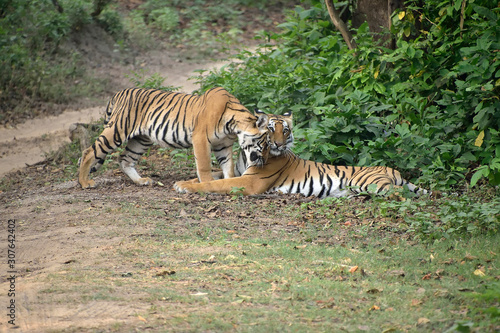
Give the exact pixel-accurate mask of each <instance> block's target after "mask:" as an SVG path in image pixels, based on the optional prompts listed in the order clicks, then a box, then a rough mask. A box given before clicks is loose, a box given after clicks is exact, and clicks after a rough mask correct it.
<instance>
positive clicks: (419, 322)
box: [417, 317, 430, 325]
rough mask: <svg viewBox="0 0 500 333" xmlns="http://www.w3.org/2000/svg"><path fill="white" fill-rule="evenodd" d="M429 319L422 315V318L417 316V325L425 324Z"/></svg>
mask: <svg viewBox="0 0 500 333" xmlns="http://www.w3.org/2000/svg"><path fill="white" fill-rule="evenodd" d="M429 322H430V320H429V319H427V318H425V317H422V318H418V320H417V325H425V324H427V323H429Z"/></svg>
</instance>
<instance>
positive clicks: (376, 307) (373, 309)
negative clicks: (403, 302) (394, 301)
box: [369, 305, 380, 311]
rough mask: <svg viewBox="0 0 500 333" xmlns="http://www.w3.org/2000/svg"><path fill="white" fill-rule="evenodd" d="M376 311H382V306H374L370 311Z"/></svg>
mask: <svg viewBox="0 0 500 333" xmlns="http://www.w3.org/2000/svg"><path fill="white" fill-rule="evenodd" d="M376 310H380V306H377V305H373V306H372V307H371V308H370V310H369V311H376Z"/></svg>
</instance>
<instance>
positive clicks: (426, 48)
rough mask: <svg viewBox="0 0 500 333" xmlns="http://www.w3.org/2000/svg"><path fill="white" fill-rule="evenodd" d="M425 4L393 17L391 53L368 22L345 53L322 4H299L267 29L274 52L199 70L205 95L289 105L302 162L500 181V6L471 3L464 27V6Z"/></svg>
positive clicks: (267, 49)
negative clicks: (218, 90)
mask: <svg viewBox="0 0 500 333" xmlns="http://www.w3.org/2000/svg"><path fill="white" fill-rule="evenodd" d="M422 3H423V2H421V1H408V2H406V4H407V5H408V7H407V8H406V11H405V12H404V14H402V12H401V13H395V14H394V16H393V23H394V24H393V31H392V34H393V37H394V38H397V48H396V49H395V50H391V49H388V48H385V47H384V46H381V45H378V44H377V43H376V42H375V41H374V38H373V33H371V32H369V30H368V26H367V25H366V24H363V25H361V26H360V27H359V29H357V31H356V33H355V38H356V43H357V45H358V48H357V49H355V50H348V48H347V46H346V45H345V43H344V41H343V39H342V37H341V35H340V33H338V32H337V31H335V29H334V28H333V27H332V24H331V23H330V20H329V17H328V14H327V11H326V9H325V8H323V2H316V4H315V5H314V6H313V7H311V8H309V9H304V8H302V7H297V8H296V9H295V11H294V12H293V13H291V14H290V15H289V17H288V18H287V21H286V22H285V23H283V24H281V25H280V27H281V28H282V29H283V31H282V32H281V33H280V34H276V35H272V36H271V38H272V39H274V40H276V44H277V46H276V47H271V46H270V45H266V44H262V45H261V48H260V49H259V50H258V51H257V52H256V53H249V52H244V51H243V52H241V53H240V54H239V55H237V57H236V58H237V59H238V60H239V62H238V63H233V64H231V65H229V66H226V67H224V68H222V69H221V70H219V71H213V72H209V73H205V72H201V74H200V76H199V81H200V82H201V84H202V90H206V89H208V88H210V87H213V86H214V85H218V86H223V87H225V88H226V89H228V90H229V91H231V92H232V93H234V94H235V95H236V96H237V97H238V98H239V99H240V100H241V101H242V102H243V103H244V104H245V105H247V106H248V107H249V108H252V107H253V106H257V107H259V108H262V109H267V110H269V111H271V112H277V113H280V112H284V111H286V110H291V111H293V112H294V119H295V123H296V124H295V136H296V139H297V140H296V141H297V143H296V146H295V150H296V152H297V153H299V154H300V155H301V156H303V157H304V158H311V159H314V160H317V161H327V162H331V163H337V164H357V165H375V164H377V165H390V166H393V167H396V168H398V169H400V170H402V171H403V172H404V174H405V176H406V177H408V178H410V179H413V181H417V182H420V183H424V184H428V185H429V184H432V187H434V188H437V189H448V188H449V187H450V186H453V185H456V184H459V183H460V184H463V180H464V179H467V180H470V179H471V178H470V177H471V176H472V185H474V184H475V183H476V182H477V181H478V180H479V179H481V178H482V177H484V178H485V179H487V180H488V181H489V183H490V184H492V185H496V184H499V183H500V163H499V162H500V148H499V147H500V145H499V143H500V142H499V141H500V138H499V136H498V128H499V127H500V113H499V112H498V111H496V112H495V110H500V100H499V99H498V95H499V92H500V61H498V58H497V57H498V52H497V51H498V50H499V49H500V42H499V40H500V39H499V35H500V25H499V24H498V22H499V9H498V8H497V7H495V5H494V4H493V3H491V2H490V1H486V0H476V1H473V2H472V1H471V2H467V3H466V7H465V10H464V24H463V27H464V28H463V29H460V27H459V24H457V22H456V21H457V20H456V17H460V13H461V12H460V10H461V9H460V6H458V9H457V4H461V3H462V1H451V0H432V1H425V3H424V4H422ZM419 4H420V6H421V7H420V6H419ZM474 170H475V171H474ZM473 172H475V173H474V174H473Z"/></svg>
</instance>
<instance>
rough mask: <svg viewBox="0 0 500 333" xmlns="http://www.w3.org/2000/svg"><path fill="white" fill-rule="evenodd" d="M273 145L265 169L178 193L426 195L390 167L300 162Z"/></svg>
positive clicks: (186, 185) (187, 186) (186, 186)
mask: <svg viewBox="0 0 500 333" xmlns="http://www.w3.org/2000/svg"><path fill="white" fill-rule="evenodd" d="M283 121H284V120H281V121H279V122H277V123H276V124H275V127H276V133H281V132H282V127H283V126H284V123H283ZM269 151H270V144H269V143H268V144H266V145H265V147H263V150H262V154H263V156H264V157H265V156H268V158H267V160H266V162H265V163H264V165H263V166H248V168H247V169H246V171H245V172H244V173H243V174H242V176H241V177H236V178H231V179H220V180H214V181H209V182H206V183H193V182H189V181H188V182H177V183H176V184H175V189H176V190H177V191H178V192H209V193H222V194H227V193H230V192H231V191H232V190H233V189H234V188H243V190H242V193H243V194H244V195H252V194H260V193H265V192H280V193H300V194H303V195H305V196H317V197H319V198H325V197H343V196H352V195H355V194H359V193H362V192H369V191H371V190H372V188H371V187H370V185H372V184H373V187H374V190H375V192H376V193H378V194H383V193H384V192H385V191H387V190H389V189H391V188H394V189H402V187H403V186H406V187H407V188H408V189H409V190H410V191H412V192H414V193H416V194H417V195H420V194H425V193H427V191H426V190H424V189H420V188H418V187H416V186H415V185H414V184H412V183H410V182H408V181H406V180H404V179H403V178H402V177H401V174H400V173H399V172H398V171H397V170H395V169H392V168H388V167H357V166H335V165H329V164H324V163H316V162H313V161H308V160H304V159H301V158H300V157H298V156H297V155H295V154H294V153H293V152H292V151H291V150H289V149H287V150H285V151H283V152H282V153H281V155H278V156H269Z"/></svg>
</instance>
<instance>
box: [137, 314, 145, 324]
mask: <svg viewBox="0 0 500 333" xmlns="http://www.w3.org/2000/svg"><path fill="white" fill-rule="evenodd" d="M137 319H139V320H140V321H143V322H145V323H147V322H148V321H147V320H146V319H144V318H143V317H141V316H139V315H138V316H137Z"/></svg>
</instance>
